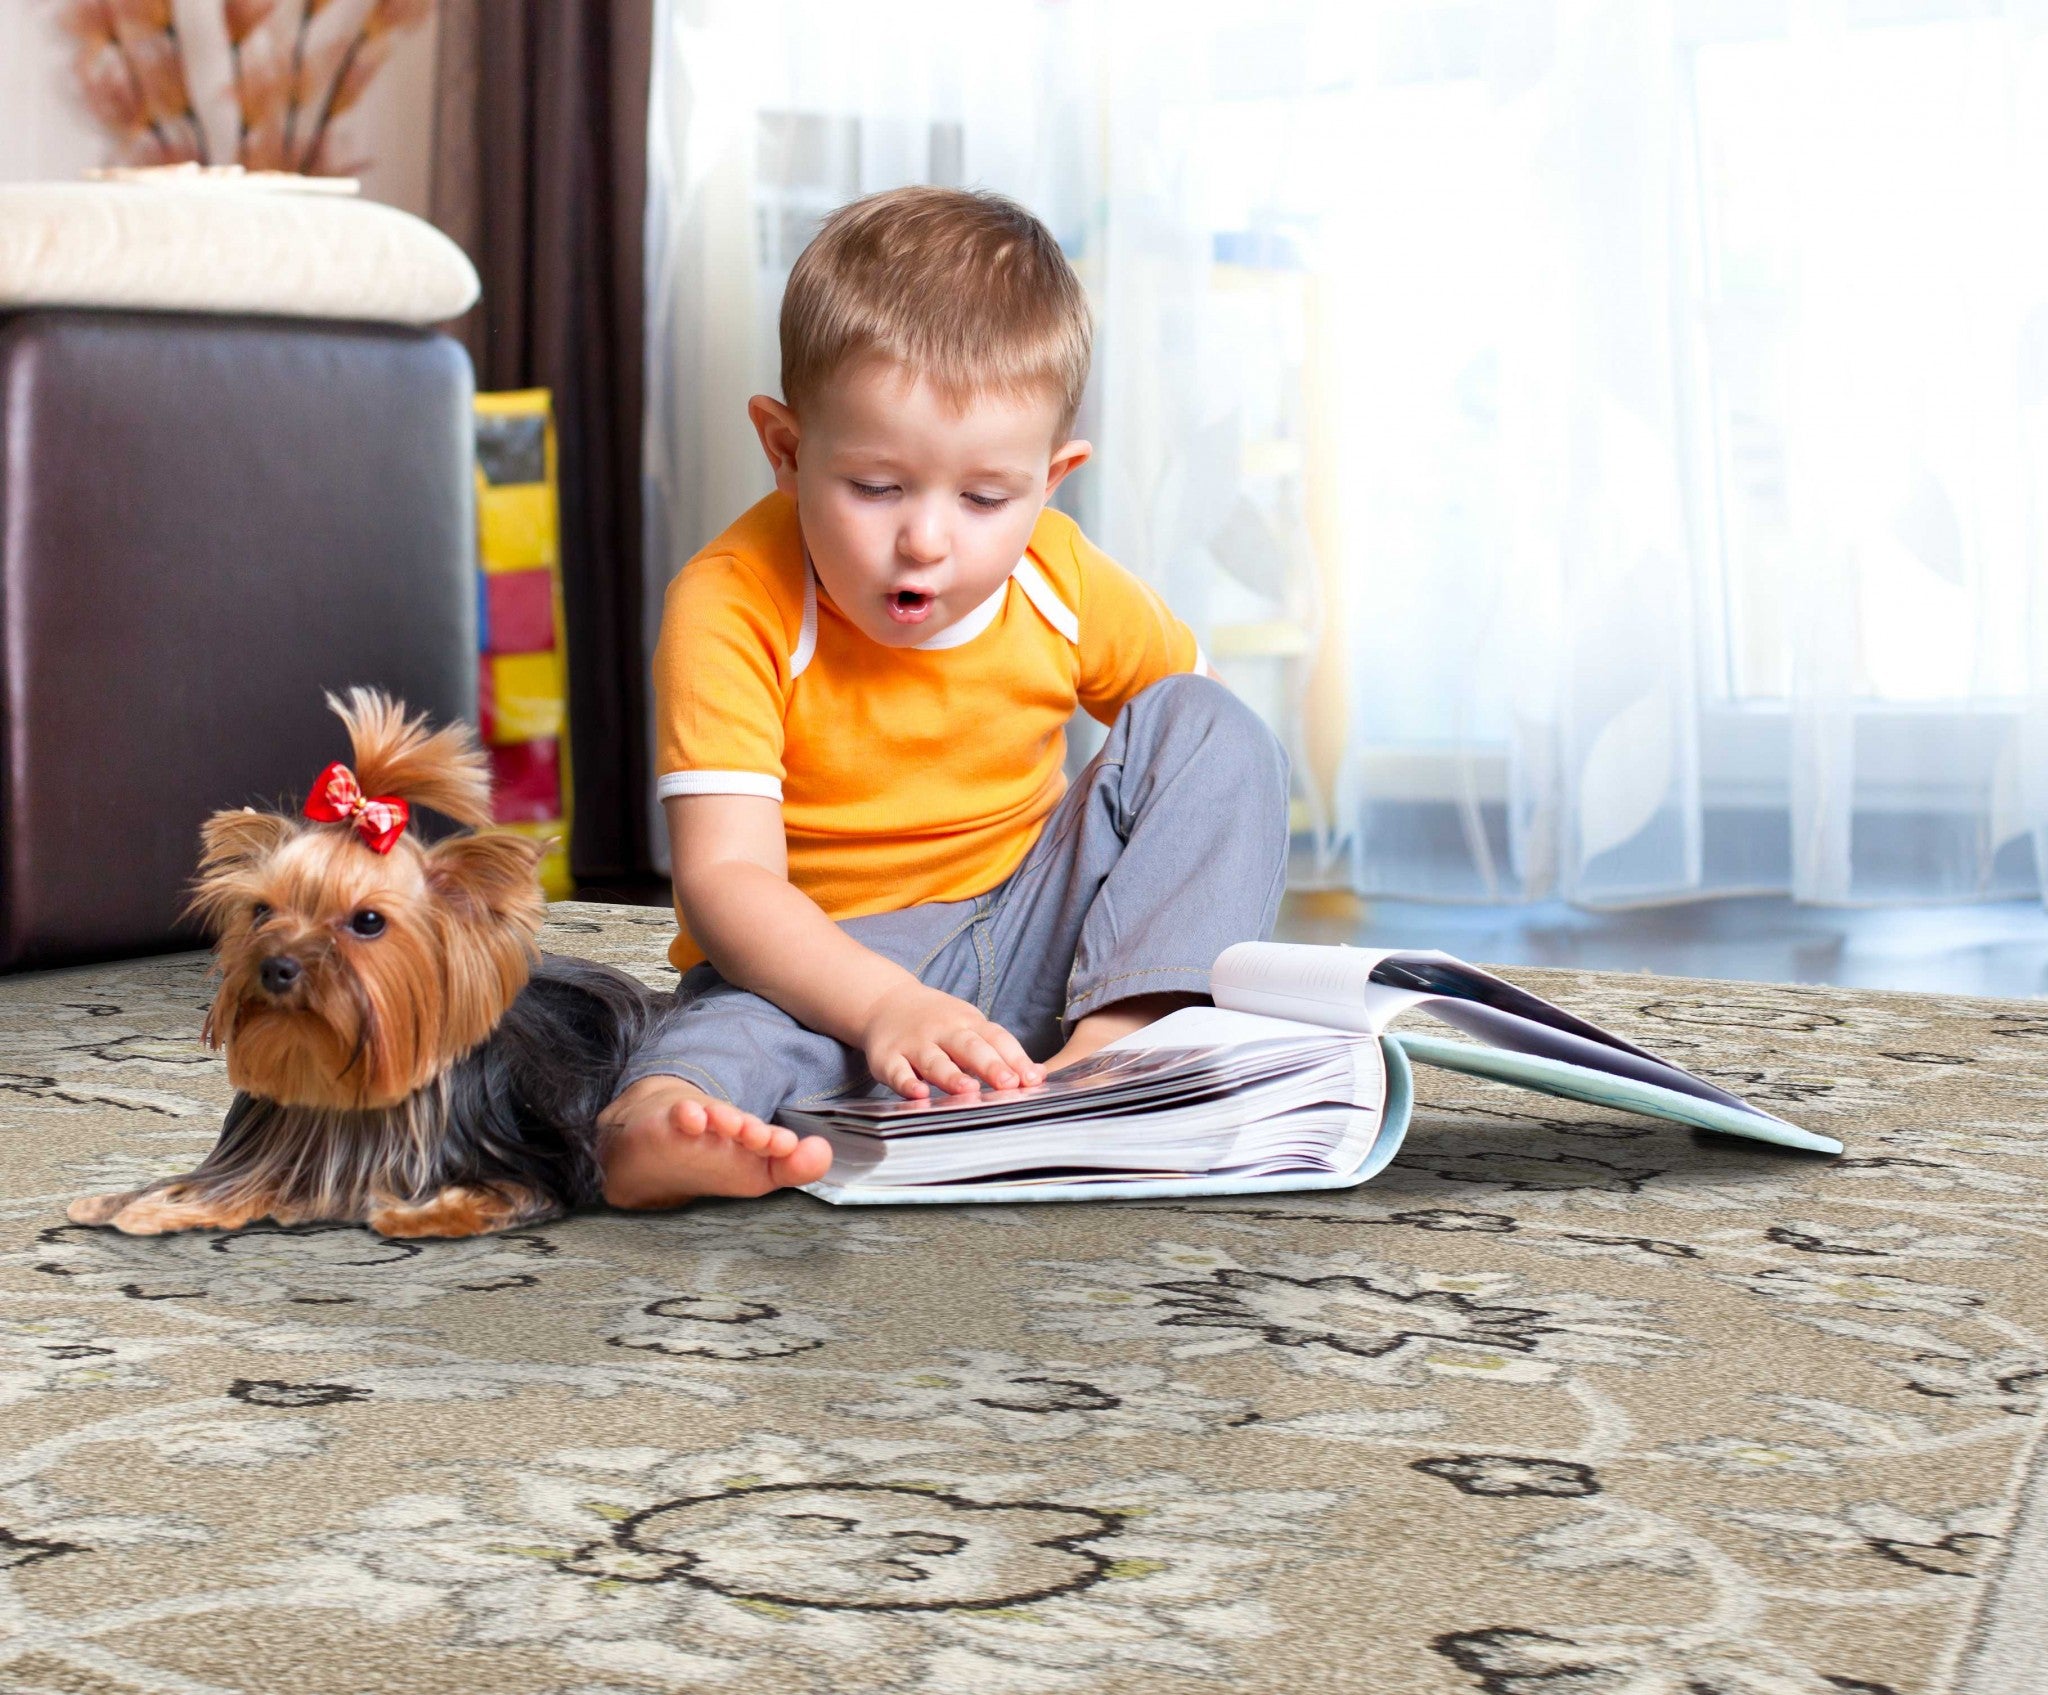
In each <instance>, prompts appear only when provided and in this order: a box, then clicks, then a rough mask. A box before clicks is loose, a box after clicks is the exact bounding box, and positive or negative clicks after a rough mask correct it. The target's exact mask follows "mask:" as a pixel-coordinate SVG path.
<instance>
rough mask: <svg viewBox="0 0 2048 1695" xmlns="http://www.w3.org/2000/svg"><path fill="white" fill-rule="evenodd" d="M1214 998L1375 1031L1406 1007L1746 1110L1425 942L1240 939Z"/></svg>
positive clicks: (1493, 1040) (1493, 1039) (1536, 1050)
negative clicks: (1358, 944)
mask: <svg viewBox="0 0 2048 1695" xmlns="http://www.w3.org/2000/svg"><path fill="white" fill-rule="evenodd" d="M1210 988H1211V994H1212V995H1213V997H1214V999H1215V1001H1216V1004H1217V1005H1218V1006H1222V1007H1231V1008H1236V1009H1240V1010H1242V1011H1243V1012H1248V1013H1264V1014H1269V1015H1280V1016H1285V1017H1292V1018H1296V1019H1300V1020H1304V1021H1312V1022H1318V1023H1324V1024H1328V1025H1331V1026H1333V1027H1335V1028H1337V1029H1343V1030H1369V1031H1371V1032H1372V1033H1373V1034H1375V1035H1377V1034H1379V1033H1381V1032H1383V1031H1384V1030H1385V1029H1386V1027H1387V1026H1388V1025H1389V1024H1390V1023H1392V1022H1393V1021H1394V1019H1396V1018H1397V1017H1399V1016H1400V1015H1401V1014H1402V1013H1403V1012H1405V1011H1407V1010H1408V1009H1409V1008H1410V1007H1418V1006H1419V1007H1421V1008H1422V1010H1423V1011H1425V1012H1427V1013H1429V1014H1430V1016H1431V1017H1433V1018H1438V1019H1441V1020H1442V1021H1443V1022H1444V1023H1446V1024H1449V1025H1451V1026H1452V1027H1453V1028H1454V1029H1458V1030H1462V1031H1464V1032H1465V1033H1466V1034H1467V1035H1468V1036H1475V1037H1477V1038H1478V1039H1479V1040H1480V1041H1482V1042H1485V1043H1487V1044H1488V1045H1489V1046H1492V1047H1497V1048H1505V1049H1507V1050H1509V1051H1510V1052H1513V1053H1526V1054H1534V1055H1537V1056H1538V1057H1540V1058H1544V1059H1554V1060H1560V1061H1563V1062H1564V1063H1566V1064H1568V1065H1577V1066H1583V1067H1586V1068H1587V1069H1589V1070H1593V1071H1602V1072H1606V1073H1608V1074H1609V1075H1611V1076H1618V1077H1628V1078H1632V1079H1634V1080H1635V1081H1637V1082H1642V1083H1653V1084H1656V1085H1657V1086H1658V1087H1660V1088H1665V1089H1673V1090H1676V1091H1677V1092H1678V1093H1680V1094H1685V1095H1691V1096H1693V1097H1694V1098H1696V1099H1699V1100H1709V1101H1714V1102H1717V1103H1718V1104H1720V1105H1722V1106H1730V1107H1735V1108H1737V1109H1739V1110H1741V1111H1743V1112H1748V1113H1754V1114H1755V1115H1756V1116H1757V1117H1759V1118H1768V1117H1770V1114H1768V1113H1765V1112H1760V1111H1758V1109H1757V1108H1755V1107H1753V1106H1751V1105H1750V1104H1749V1103H1748V1102H1747V1101H1745V1100H1743V1099H1742V1098H1741V1097H1740V1096H1737V1095H1732V1094H1730V1093H1729V1092H1728V1091H1727V1090H1725V1089H1719V1088H1716V1087H1715V1086H1714V1085H1713V1084H1711V1083H1709V1082H1707V1081H1706V1080H1705V1079H1704V1078H1700V1077H1695V1076H1694V1075H1693V1074H1692V1073H1691V1072H1689V1071H1686V1070H1684V1069H1682V1068H1681V1067H1679V1066H1676V1065H1673V1064H1671V1063H1670V1061H1668V1060H1663V1059H1659V1058H1658V1057H1657V1056H1656V1055H1655V1054H1653V1053H1650V1052H1648V1051H1647V1050H1645V1049H1643V1048H1639V1047H1637V1046H1635V1045H1634V1044H1633V1043H1631V1042H1625V1041H1623V1040H1622V1039H1621V1038H1620V1037H1619V1036H1616V1035H1614V1034H1613V1033H1612V1032H1610V1031H1606V1030H1603V1029H1601V1028H1600V1027H1599V1026H1598V1025H1597V1024H1591V1023H1588V1022H1587V1021H1586V1020H1585V1019H1583V1018H1578V1017H1575V1016H1574V1015H1573V1014H1571V1013H1569V1012H1566V1011H1565V1010H1564V1009H1563V1008H1562V1007H1560V1006H1555V1005H1553V1004H1552V1003H1551V1002H1549V1001H1547V1000H1545V999H1543V997H1542V996H1540V995H1535V994H1531V993H1530V992H1529V991H1528V990H1527V989H1522V988H1517V987H1516V986H1515V985H1514V984H1512V983H1510V982H1507V981H1506V980H1505V979H1503V978H1500V977H1496V976H1494V975H1493V973H1492V972H1490V971H1482V970H1480V969H1479V968H1478V967H1477V966H1476V965H1468V964H1466V963H1465V961H1463V960H1462V959H1457V958H1454V957H1453V956H1452V955H1450V954H1447V953H1439V952H1435V951H1433V950H1428V949H1400V948H1377V949H1376V948H1349V947H1317V946H1311V945H1306V944H1301V943H1288V942H1240V943H1238V944H1237V945H1236V946H1235V947H1230V948H1226V949H1225V950H1224V951H1223V953H1222V955H1221V957H1219V958H1218V959H1217V961H1216V964H1215V966H1214V968H1213V969H1212V970H1211V972H1210Z"/></svg>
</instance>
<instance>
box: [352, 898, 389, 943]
mask: <svg viewBox="0 0 2048 1695" xmlns="http://www.w3.org/2000/svg"><path fill="white" fill-rule="evenodd" d="M348 927H349V929H350V930H351V931H353V932H354V933H355V934H356V935H358V936H361V937H363V938H364V940H366V941H367V940H368V939H369V938H370V937H372V936H381V935H383V934H384V914H383V913H381V912H378V911H375V910H374V909H372V908H370V907H367V906H366V907H364V908H363V909H362V911H360V912H352V913H350V914H349V919H348Z"/></svg>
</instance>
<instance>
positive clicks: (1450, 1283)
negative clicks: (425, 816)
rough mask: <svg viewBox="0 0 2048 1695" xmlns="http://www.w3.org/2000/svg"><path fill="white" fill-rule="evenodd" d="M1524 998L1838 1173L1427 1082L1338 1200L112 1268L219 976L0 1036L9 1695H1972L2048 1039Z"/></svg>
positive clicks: (232, 1235)
mask: <svg viewBox="0 0 2048 1695" xmlns="http://www.w3.org/2000/svg"><path fill="white" fill-rule="evenodd" d="M670 922H671V920H670V919H669V918H668V916H667V915H666V914H665V913H662V912H658V911H651V910H646V909H634V908H604V907H592V906H568V907H556V908H554V909H553V912H552V921H551V924H550V927H549V934H548V937H547V943H548V945H549V946H551V947H553V948H555V949H557V950H559V951H563V952H574V953H580V954H584V955H587V956H589V957H594V958H600V959H605V960H608V961H610V962H612V963H615V964H619V965H622V966H624V967H626V968H627V969H629V970H633V971H635V972H637V973H638V974H640V975H641V976H642V977H643V978H644V979H645V980H646V981H648V982H649V983H650V984H653V985H655V986H657V987H660V986H664V985H665V984H666V983H668V982H671V981H673V973H671V972H669V971H668V970H667V968H666V967H665V966H664V965H663V964H662V963H661V960H662V950H663V948H664V946H665V944H666V941H667V938H668V931H669V925H670ZM1511 975H1513V976H1515V977H1516V978H1518V979H1520V980H1523V981H1526V982H1528V983H1529V984H1530V985H1531V986H1533V987H1535V988H1537V989H1538V990H1539V992H1542V993H1545V994H1548V995H1551V996H1552V997H1553V998H1556V999H1558V1000H1560V1001H1562V1002H1563V1003H1564V1004H1565V1005H1567V1006H1570V1007H1573V1008H1575V1009H1577V1010H1580V1011H1583V1012H1584V1013H1586V1014H1587V1015H1589V1016H1591V1017H1593V1018H1595V1019H1597V1020H1599V1021H1601V1022H1602V1023H1606V1024H1609V1025H1610V1026H1611V1027H1612V1028H1614V1029H1615V1030H1616V1031H1617V1032H1618V1033H1620V1034H1622V1035H1624V1036H1626V1037H1628V1038H1630V1039H1632V1040H1635V1041H1638V1042H1640V1043H1642V1044H1643V1045H1645V1046H1647V1047H1650V1048H1652V1049H1653V1050H1661V1051H1664V1052H1667V1053H1669V1054H1670V1055H1671V1057H1672V1058H1674V1059H1676V1060H1678V1061H1679V1062H1680V1063H1683V1064H1686V1065H1688V1066H1691V1067H1692V1068H1694V1069H1697V1070H1699V1071H1701V1072H1702V1073H1704V1074H1706V1075H1709V1076H1711V1077H1713V1078H1714V1079H1715V1080H1717V1081H1719V1082H1721V1083H1723V1084H1724V1085H1725V1086H1727V1087H1730V1088H1734V1089H1736V1090H1738V1091H1740V1092H1742V1093H1743V1094H1745V1095H1747V1096H1748V1097H1750V1098H1752V1099H1755V1100H1758V1101H1760V1102H1768V1103H1770V1104H1772V1105H1773V1107H1774V1109H1775V1110H1778V1111H1781V1112H1783V1113H1784V1114H1786V1115H1787V1116H1789V1117H1791V1118H1793V1119H1795V1120H1798V1121H1802V1122H1806V1123H1810V1124H1812V1125H1814V1126H1815V1127H1816V1128H1821V1129H1826V1130H1829V1131H1831V1132H1832V1133H1834V1134H1837V1135H1839V1136H1841V1137H1842V1138H1843V1140H1844V1141H1845V1142H1846V1143H1847V1145H1848V1152H1847V1154H1846V1155H1845V1156H1844V1157H1842V1158H1840V1159H1837V1160H1825V1159H1816V1158H1813V1157H1811V1156H1802V1155H1794V1154H1786V1153H1782V1152H1777V1151H1773V1150H1770V1149H1767V1148H1761V1147H1756V1146H1749V1145H1741V1144H1737V1143H1734V1142H1731V1141H1729V1140H1726V1139H1722V1138H1716V1137H1712V1136H1707V1135H1695V1134H1693V1133H1690V1132H1686V1131H1683V1130H1680V1129H1677V1128H1675V1127H1671V1126H1666V1125H1656V1124H1650V1123H1647V1122H1645V1121H1642V1120H1638V1119H1632V1118H1628V1117H1625V1116H1620V1115H1616V1114H1612V1113H1606V1112H1602V1111H1599V1110H1597V1109H1594V1108H1590V1107H1579V1106H1575V1105H1571V1104H1567V1103H1563V1102H1558V1101H1553V1100H1548V1099H1544V1098H1542V1097H1537V1096H1531V1095H1527V1094H1522V1093H1518V1092H1515V1091H1512V1090H1509V1089H1505V1088H1501V1087H1497V1086H1493V1085H1490V1084H1486V1083H1484V1082H1480V1081H1478V1080H1474V1079H1468V1078H1461V1077H1455V1076H1450V1075H1446V1074H1441V1073H1435V1072H1431V1071H1428V1070H1426V1069H1425V1070H1421V1071H1419V1073H1418V1079H1417V1080H1418V1089H1419V1101H1418V1106H1417V1110H1416V1118H1415V1125H1414V1128H1413V1130H1412V1131H1411V1133H1410V1136H1409V1139H1408V1142H1407V1145H1406V1147H1405V1148H1404V1149H1403V1151H1402V1153H1401V1155H1400V1156H1399V1158H1398V1159H1397V1160H1396V1162H1395V1164H1394V1165H1393V1167H1392V1168H1390V1169H1389V1170H1388V1171H1387V1172H1385V1173H1384V1174H1382V1176H1381V1177H1379V1178H1378V1179H1376V1180H1374V1181H1373V1182H1372V1183H1370V1184H1368V1185H1366V1186H1364V1187H1362V1188H1360V1189H1357V1190H1353V1191H1349V1192H1345V1193H1341V1194H1334V1195H1333V1194H1330V1193H1316V1194H1308V1195H1302V1196H1298V1197H1260V1198H1258V1199H1257V1200H1255V1201H1254V1200H1251V1199H1248V1198H1236V1199H1232V1198H1221V1197H1219V1198H1217V1199H1214V1200H1205V1201H1158V1202H1134V1203H1125V1204H1121V1205H1118V1204H1094V1205H1051V1206H1039V1207H1021V1206H1020V1207H970V1208H907V1209H903V1210H901V1211H876V1210H852V1209H849V1210H845V1211H839V1210H834V1209H831V1208H828V1207H826V1206H823V1205H822V1204H820V1203H818V1202H815V1201H813V1200H811V1199H810V1198H808V1197H806V1196H800V1195H783V1196H778V1197H774V1198H771V1199H769V1200H766V1201H761V1202H733V1203H712V1204H704V1205H700V1206H698V1207H695V1208H692V1209H688V1210H685V1211H679V1212H675V1213H669V1214H659V1215H654V1214H635V1215H627V1214H617V1213H607V1212H602V1211H597V1212H590V1213H586V1214H582V1215H579V1216H577V1217H575V1218H571V1219H566V1220H560V1221H556V1222H554V1223H551V1224H549V1225H547V1226H545V1227H542V1228H539V1229H531V1230H522V1231H514V1232H511V1233H508V1234H506V1235H503V1236H497V1237H487V1238H479V1239H475V1240H471V1241H464V1242H403V1243H401V1242H386V1241H383V1240H381V1239H379V1238H377V1237H375V1236H373V1235H371V1234H369V1233H368V1232H365V1231H362V1230H357V1229H352V1228H340V1227H335V1226H320V1225H315V1226H307V1227H302V1228H297V1229H280V1228H277V1227H275V1226H268V1225H259V1226H252V1227H251V1228H249V1229H245V1230H240V1231H234V1232H229V1233H225V1234H214V1233H206V1234H191V1235H182V1236H170V1237H155V1238H129V1237H123V1236H119V1235H115V1234H110V1233H107V1232H103V1231H98V1230H90V1229H82V1228H80V1227H77V1226H73V1225H70V1224H68V1223H66V1222H65V1220H64V1216H63V1207H64V1203H65V1202H66V1201H67V1200H68V1199H70V1198H71V1197H72V1196H74V1195H77V1194H80V1193H83V1192H86V1191H89V1190H97V1189H105V1188H109V1187H112V1186H114V1185H115V1184H119V1183H131V1184H132V1183H138V1182H141V1181H143V1180H146V1179H147V1178H149V1177H151V1176H154V1175H159V1174H165V1173H169V1172H172V1171H176V1170H180V1169H184V1168H186V1167H188V1166H189V1165H190V1164H191V1163H193V1162H194V1161H195V1160H196V1159H197V1157H198V1156H199V1155H200V1154H201V1153H203V1152H204V1150H205V1149H206V1148H207V1147H208V1146H209V1145H210V1144H211V1142H212V1139H213V1136H214V1134H215V1133H216V1130H217V1127H218V1124H219V1120H220V1115H221V1112H222V1111H223V1109H224V1108H225V1106H226V1104H227V1099H228V1091H227V1088H226V1084H225V1080H224V1078H223V1076H222V1074H221V1070H220V1066H219V1062H218V1061H217V1059H215V1058H214V1057H213V1056H211V1055H209V1054H207V1053H206V1052H205V1051H204V1050H203V1049H202V1048H201V1047H200V1046H199V1045H198V1041H197V1032H198V1027H199V1021H200V1018H201V1016H202V1012H203V1008H204V1005H205V1002H206V1000H207V979H206V968H205V962H204V961H203V960H201V959H198V958H196V957H180V958H170V959H158V960H145V961H137V962H131V963H127V964H120V965H109V966H96V967H90V968H86V969H82V970H76V971H66V972H53V973H45V974H41V975H37V976H31V977H22V978H16V979H12V980H10V981H8V982H6V983H4V984H0V1170H4V1173H5V1179H6V1180H5V1182H4V1184H0V1688H4V1689H7V1690H10V1691H12V1690H15V1689H20V1690H23V1691H31V1690H52V1691H55V1690H64V1691H75V1690H85V1691H93V1692H99V1691H107V1692H114V1691H124V1692H125V1691H131V1690H132V1691H143V1692H150V1695H157V1692H162V1695H197V1692H204V1695H216V1692H226V1691H236V1692H241V1691H247V1692H250V1695H256V1692H262V1695H269V1692H271V1691H274V1690H276V1689H279V1688H286V1687H288V1688H291V1689H293V1690H294V1691H295V1695H296V1692H299V1691H303V1692H304V1695H329V1692H332V1695H356V1692H359V1691H363V1690H367V1689H382V1688H404V1689H407V1690H411V1691H426V1692H430V1695H431V1692H439V1691H449V1692H454V1691H469V1690H475V1689H479V1688H489V1689H492V1690H494V1691H502V1692H505V1695H630V1692H644V1691H675V1692H688V1691H696V1690H719V1689H735V1690H740V1689H745V1690H757V1689H769V1690H775V1691H778V1692H781V1691H792V1692H806V1695H807V1692H817V1695H824V1692H826V1691H841V1690H851V1689H859V1690H876V1691H890V1692H898V1691H900V1692H904V1695H910V1692H918V1695H958V1692H961V1691H967V1690H985V1691H988V1692H990V1695H1040V1692H1045V1695H1062V1692H1069V1691H1096V1690H1116V1691H1118V1692H1119V1695H1123V1692H1130V1695H1148V1692H1161V1691H1176V1692H1177V1691H1200V1690H1214V1691H1223V1690H1230V1691H1251V1692H1265V1691H1271V1692H1275V1695H1277V1692H1281V1691H1286V1692H1290V1695H1292V1692H1295V1691H1299V1690H1304V1689H1307V1690H1315V1691H1319V1692H1320V1691H1326V1690H1329V1691H1354V1690H1355V1691H1372V1692H1375V1695H1379V1692H1400V1695H1407V1692H1410V1691H1413V1692H1417V1695H1459V1692H1475V1691H1476V1692H1481V1695H1947V1692H1948V1691H1949V1690H1950V1688H1951V1686H1952V1683H1953V1679H1954V1676H1955V1672H1956V1667H1957V1665H1958V1661H1959V1656H1960V1655H1961V1654H1962V1652H1963V1648H1964V1644H1965V1642H1966V1639H1967V1637H1968V1634H1969V1631H1970V1628H1971V1621H1972V1619H1973V1618H1974V1617H1975V1616H1976V1614H1977V1611H1978V1609H1979V1608H1980V1606H1981V1605H1982V1600H1983V1596H1984V1595H1985V1593H1986V1592H1987V1591H1988V1590H1990V1589H1991V1588H1992V1587H1993V1586H1994V1585H1995V1584H1996V1582H1997V1578H1998V1573H1999V1571H2000V1561H2001V1559H2002V1557H2003V1554H2004V1548H2005V1541H2006V1538H2007V1536H2008V1534H2009V1531H2010V1528H2011V1524H2012V1518H2013V1511H2014V1503H2015V1499H2016V1495H2017V1491H2018V1488H2019V1486H2020V1483H2021V1480H2022V1479H2023V1477H2024V1476H2025V1475H2026V1469H2027V1465H2028V1461H2029V1456H2030V1455H2031V1453H2032V1450H2033V1448H2034V1445H2035V1443H2036V1441H2037V1439H2038V1436H2039V1434H2040V1430H2041V1424H2042V1414H2043V1402H2044V1397H2048V1205H2044V1202H2043V1200H2042V1188H2041V1180H2042V1177H2043V1175H2044V1169H2048V1164H2044V1150H2048V1143H2044V1141H2043V1138H2042V1137H2041V1135H2040V1133H2039V1129H2038V1125H2039V1121H2040V1118H2041V1114H2042V1110H2043V1106H2044V1103H2048V1018H2044V1017H2043V1016H2042V1015H2041V1014H2040V1013H2039V1012H2038V1011H2036V1010H2034V1009H2032V1008H2030V1007H2028V1006H2025V1005H2019V1004H2015V1003H2002V1002H1986V1001H1975V1002H1973V1001H1940V1000H1936V999H1932V998H1928V997H1915V996H1900V995H1881V994H1868V993H1853V992H1847V991H1833V990H1822V989H1800V988H1782V987H1765V986H1757V985H1748V984H1741V985H1713V984H1705V983H1695V982H1683V981H1675V980H1671V979H1656V978H1642V977H1624V976H1609V975H1597V974H1573V973H1558V972H1520V971H1517V972H1513V973H1511Z"/></svg>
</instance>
